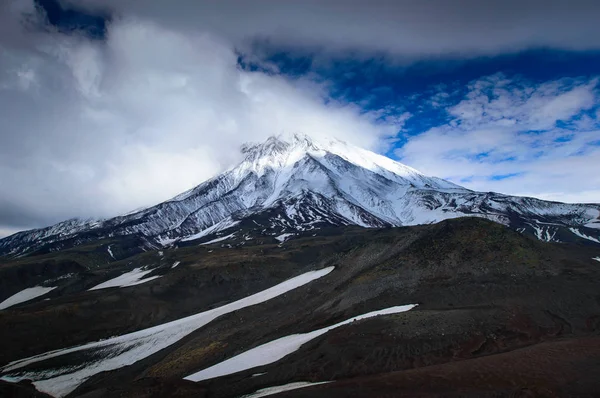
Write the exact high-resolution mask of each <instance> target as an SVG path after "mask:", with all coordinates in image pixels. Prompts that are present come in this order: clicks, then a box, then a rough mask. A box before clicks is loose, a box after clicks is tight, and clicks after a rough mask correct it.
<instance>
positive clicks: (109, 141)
mask: <svg viewBox="0 0 600 398" xmlns="http://www.w3.org/2000/svg"><path fill="white" fill-rule="evenodd" d="M15 29H16V28H15ZM19 29H21V28H19ZM13 33H15V34H19V35H21V36H22V37H23V38H24V39H23V40H22V41H21V42H22V43H27V46H21V47H19V48H16V47H15V46H11V45H10V44H11V43H6V42H0V51H2V52H3V54H7V56H6V57H3V58H2V61H1V62H0V68H1V69H0V72H1V74H0V118H1V119H2V120H3V126H4V127H3V128H4V132H5V133H4V134H2V135H0V155H1V156H0V197H1V198H2V199H1V200H0V202H2V203H1V205H2V206H0V208H2V210H0V221H4V223H5V224H6V226H9V225H13V226H23V227H29V226H40V225H43V224H49V223H52V222H56V221H59V220H61V219H65V218H68V217H72V216H110V215H115V214H117V213H120V212H125V211H128V210H131V209H133V208H137V207H140V206H146V205H153V204H156V203H158V202H159V201H162V200H166V199H168V198H170V197H172V196H174V195H176V194H178V193H180V192H182V191H184V190H186V189H189V188H191V187H193V186H195V185H197V184H198V183H200V182H202V181H203V180H205V179H207V178H208V177H211V176H213V175H214V174H216V173H217V172H218V171H220V170H223V169H224V168H225V167H228V166H230V165H231V164H232V163H233V162H234V161H236V160H238V159H239V156H240V154H239V152H238V148H239V146H240V145H241V143H243V142H245V141H262V140H264V139H265V138H266V137H268V136H270V135H273V134H279V133H282V132H304V133H307V134H309V135H316V136H319V135H330V136H337V137H339V138H341V139H345V140H348V141H351V142H355V143H359V144H360V145H362V146H367V147H372V148H373V147H376V146H377V145H380V144H381V139H382V138H384V137H387V136H390V135H393V134H395V133H396V132H397V131H398V129H399V128H400V126H401V123H403V120H404V119H402V118H400V119H386V120H383V121H382V120H377V118H379V117H380V116H381V115H380V114H378V113H370V112H367V113H364V112H363V111H362V110H361V109H360V108H358V107H356V106H353V105H348V104H343V103H337V102H335V101H328V102H327V103H325V101H324V96H325V89H324V87H323V86H320V85H317V84H316V83H313V82H311V81H308V80H295V81H292V80H288V79H286V78H283V77H281V76H276V75H269V74H265V73H262V72H247V71H243V70H241V69H240V68H239V67H238V66H237V55H236V53H235V52H234V50H233V48H232V47H231V46H230V45H229V44H228V43H226V42H223V41H221V40H219V39H218V38H216V37H214V36H212V35H210V34H208V33H202V32H195V33H190V32H186V33H185V34H183V33H181V32H178V31H176V30H172V29H169V28H166V27H164V26H161V25H159V24H157V23H154V22H149V21H147V20H143V19H120V20H116V21H115V22H113V23H112V24H111V25H110V27H109V32H108V37H107V40H106V43H104V42H99V41H95V42H93V41H89V40H86V39H84V38H81V37H77V36H65V35H60V34H52V33H50V34H48V33H46V34H41V33H24V32H23V30H15V32H13ZM30 35H37V37H35V38H28V36H30ZM15 82H16V83H17V84H15Z"/></svg>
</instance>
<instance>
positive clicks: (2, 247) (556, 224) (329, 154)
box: [0, 134, 600, 257]
mask: <svg viewBox="0 0 600 398" xmlns="http://www.w3.org/2000/svg"><path fill="white" fill-rule="evenodd" d="M242 152H243V153H244V155H245V158H244V160H243V161H242V162H241V163H240V164H238V165H237V166H235V167H233V168H231V169H229V170H227V171H225V172H224V173H222V174H220V175H217V176H216V177H213V178H211V179H210V180H208V181H206V182H203V183H202V184H200V185H198V186H197V187H195V188H193V189H191V190H189V191H187V192H184V193H182V194H180V195H178V196H176V197H174V198H173V199H171V200H168V201H166V202H163V203H160V204H158V205H156V206H153V207H149V208H147V209H143V210H139V211H136V212H134V213H131V214H127V215H122V216H118V217H114V218H110V219H105V220H79V219H73V220H68V221H64V222H61V223H59V224H56V225H54V226H51V227H47V228H41V229H35V230H31V231H24V232H19V233H16V234H14V235H11V236H9V237H6V238H4V239H2V240H0V255H3V256H9V257H16V256H23V255H28V254H32V253H45V252H52V251H57V250H61V249H65V248H70V247H73V246H76V245H79V244H82V243H86V242H90V241H94V240H98V239H105V238H114V237H117V236H127V237H129V238H131V239H129V242H130V244H131V242H134V243H133V244H134V245H137V246H138V247H139V249H140V250H147V249H159V248H161V247H167V246H171V245H186V244H190V242H192V241H193V242H194V243H208V242H211V243H216V242H222V244H223V245H232V246H235V245H243V244H245V243H246V242H247V241H250V240H253V239H256V238H259V237H260V238H263V239H264V238H269V239H276V240H279V241H284V240H286V239H292V238H293V237H294V236H297V235H305V234H314V233H315V232H316V230H322V229H326V228H329V227H336V226H344V225H359V226H363V227H367V228H382V227H395V226H408V225H417V224H430V223H436V222H439V221H442V220H445V219H449V218H457V217H464V216H470V217H482V218H486V219H489V220H492V221H496V222H498V223H501V224H504V225H507V226H509V227H510V228H513V229H515V230H517V231H519V232H521V233H523V234H529V235H533V236H535V237H537V238H538V239H540V240H544V241H554V242H568V241H577V240H579V241H582V242H586V243H588V244H599V245H600V205H599V204H565V203H558V202H549V201H544V200H539V199H535V198H528V197H517V196H509V195H503V194H499V193H493V192H475V191H472V190H469V189H466V188H464V187H461V186H459V185H456V184H453V183H451V182H449V181H446V180H443V179H440V178H437V177H429V176H426V175H424V174H422V173H420V172H418V171H417V170H415V169H413V168H411V167H408V166H406V165H403V164H401V163H399V162H396V161H393V160H391V159H389V158H387V157H384V156H381V155H378V154H375V153H373V152H370V151H367V150H364V149H361V148H358V147H355V146H352V145H349V144H347V143H345V142H342V141H338V140H334V139H328V140H314V139H311V138H309V137H307V136H304V135H298V134H296V135H294V136H291V137H281V136H279V137H270V138H269V139H267V140H266V141H265V142H264V143H261V144H252V145H244V146H243V147H242ZM117 252H118V251H117ZM111 256H112V254H111Z"/></svg>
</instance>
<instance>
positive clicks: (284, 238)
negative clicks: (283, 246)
mask: <svg viewBox="0 0 600 398" xmlns="http://www.w3.org/2000/svg"><path fill="white" fill-rule="evenodd" d="M294 235H295V234H291V233H290V234H281V235H279V236H276V237H275V239H277V240H278V241H279V242H281V243H283V242H285V241H286V240H287V239H288V238H289V237H290V236H294Z"/></svg>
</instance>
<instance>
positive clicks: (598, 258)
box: [592, 257, 600, 261]
mask: <svg viewBox="0 0 600 398" xmlns="http://www.w3.org/2000/svg"><path fill="white" fill-rule="evenodd" d="M592 260H596V261H600V257H592Z"/></svg>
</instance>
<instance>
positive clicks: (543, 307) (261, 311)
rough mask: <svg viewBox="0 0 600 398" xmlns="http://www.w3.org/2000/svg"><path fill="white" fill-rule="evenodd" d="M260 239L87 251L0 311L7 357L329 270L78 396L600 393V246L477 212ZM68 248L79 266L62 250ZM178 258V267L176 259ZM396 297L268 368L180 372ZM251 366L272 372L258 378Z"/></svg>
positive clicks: (0, 345) (0, 350)
mask: <svg viewBox="0 0 600 398" xmlns="http://www.w3.org/2000/svg"><path fill="white" fill-rule="evenodd" d="M340 232H341V233H340ZM260 243H261V242H257V244H255V245H247V246H244V247H243V248H231V249H230V248H224V247H220V246H219V245H212V246H189V247H180V248H178V249H170V250H166V251H165V252H164V255H163V256H159V255H157V253H156V252H148V253H143V254H140V255H136V256H133V257H129V258H127V259H124V260H121V261H118V262H114V263H112V264H109V265H106V266H95V267H92V266H90V265H89V264H87V263H85V261H79V264H80V265H81V266H82V267H84V268H85V269H86V271H85V273H80V274H78V275H77V278H76V279H75V280H74V281H72V282H69V283H70V284H68V285H65V286H63V287H61V288H60V289H56V292H53V294H55V295H54V296H52V297H51V298H52V299H51V300H50V301H43V300H42V301H38V302H36V303H32V304H24V305H21V306H18V307H14V308H13V309H10V310H9V311H2V312H0V364H3V363H6V362H9V361H11V360H15V359H19V358H22V357H25V356H30V355H34V354H37V353H41V352H45V351H48V350H51V349H56V348H63V347H67V346H72V345H75V344H80V343H83V342H88V341H94V340H97V339H99V338H105V337H108V336H112V335H115V334H122V333H125V332H128V331H134V330H139V329H141V328H144V327H148V326H153V325H156V324H160V323H163V322H166V321H169V320H173V319H177V318H180V317H182V316H185V315H189V314H193V313H197V312H200V311H204V310H206V309H209V308H212V307H214V306H219V305H222V304H225V303H227V302H231V301H233V300H235V299H238V298H241V297H245V296H247V295H249V294H252V293H254V292H257V291H260V290H262V289H265V288H267V287H270V286H272V285H274V284H276V283H278V282H281V281H283V280H285V279H287V278H289V277H292V276H295V275H298V274H301V273H303V272H306V271H308V270H312V269H319V268H322V267H325V266H331V265H334V266H335V267H336V268H335V270H334V271H333V272H332V273H330V274H329V275H327V276H326V277H324V278H321V279H319V280H316V281H314V282H311V283H310V284H308V285H306V286H304V287H302V288H299V289H296V290H293V291H290V292H288V293H287V294H285V295H282V296H280V297H277V298H275V299H273V300H270V301H267V302H265V303H262V304H260V305H256V306H252V307H248V308H245V309H243V310H240V311H236V312H234V313H231V314H228V315H225V316H223V317H221V318H219V319H217V320H215V321H214V322H212V323H210V324H209V325H207V326H206V327H204V328H201V329H199V330H197V331H195V332H194V333H192V334H191V335H189V336H187V337H186V338H184V339H183V340H181V341H180V342H178V343H177V344H175V345H173V346H171V347H169V348H167V349H165V350H163V351H161V352H159V353H157V354H155V355H153V356H151V357H149V358H147V359H145V360H143V361H140V362H138V363H135V364H133V365H131V366H127V367H125V368H122V369H119V370H116V371H113V372H106V373H103V374H99V375H97V376H95V377H93V378H91V379H90V380H88V381H87V382H86V383H84V384H83V385H82V386H80V388H78V389H77V390H76V391H75V392H74V393H73V394H72V396H86V397H90V398H91V397H113V396H122V397H152V396H156V397H160V396H194V397H237V396H241V395H243V394H248V393H251V392H253V391H256V390H258V389H261V388H265V387H271V386H277V385H283V384H287V383H290V382H294V381H313V382H316V381H332V380H333V381H336V382H335V383H330V384H325V385H321V386H317V387H311V388H306V389H300V390H297V391H294V392H287V393H284V394H281V395H282V396H293V395H294V394H296V395H302V394H304V395H303V396H317V397H330V396H331V397H341V396H426V397H429V396H452V397H454V396H469V397H471V396H472V397H475V396H498V397H509V396H596V395H595V394H596V392H597V391H600V386H599V385H598V384H597V383H596V381H595V380H596V377H595V376H598V375H600V357H599V355H600V348H599V340H598V339H599V338H600V337H599V336H600V291H599V290H598V283H599V282H600V263H598V262H597V261H594V260H592V257H595V256H598V255H599V254H600V253H597V250H596V249H594V248H593V247H588V246H580V245H575V244H568V245H567V244H565V245H560V244H548V243H543V242H539V241H535V240H533V239H530V238H527V237H524V236H522V235H520V234H518V233H516V232H514V231H511V230H509V229H507V228H505V227H503V226H501V225H498V224H494V223H491V222H489V221H485V220H478V219H457V220H448V221H445V222H442V223H439V224H436V225H430V226H419V227H407V228H394V229H383V230H363V229H358V228H349V229H345V230H338V231H337V232H336V231H322V232H321V235H320V236H315V237H312V236H306V237H303V238H299V239H296V240H292V241H289V242H286V243H285V244H284V245H282V246H281V247H280V246H278V245H277V244H275V243H273V242H270V241H268V240H265V241H263V242H262V244H260ZM94 250H95V249H94V248H89V251H90V252H92V253H95V254H94V256H96V255H98V253H100V252H101V251H102V250H105V249H99V251H98V253H96V252H95V251H94ZM79 255H80V256H81V254H79ZM61 256H62V258H61V259H60V261H70V259H69V254H68V251H67V252H65V253H63V254H61ZM86 258H87V259H88V260H86V261H89V262H90V263H92V264H93V263H94V262H93V259H92V260H90V258H91V257H86ZM20 261H21V263H19V264H17V265H15V264H12V265H11V264H9V266H11V267H26V266H27V264H30V265H31V264H33V263H34V262H35V259H34V258H31V259H29V260H28V261H29V262H27V263H23V262H22V261H23V260H20ZM44 261H49V259H48V258H46V257H45V258H44ZM56 261H58V260H56ZM174 261H181V265H179V266H178V267H177V268H174V269H171V268H170V266H171V264H173V262H174ZM149 263H153V264H154V263H155V265H158V266H160V267H162V268H160V269H159V270H157V272H160V273H162V274H163V276H162V277H161V278H158V279H156V280H154V281H152V282H149V283H147V284H143V285H138V286H135V287H131V288H126V289H109V290H104V291H103V290H100V291H92V292H87V291H85V289H87V288H89V287H91V286H93V285H94V284H96V283H99V282H101V281H103V280H106V279H108V278H109V277H112V276H113V275H114V274H115V273H116V274H118V272H122V271H119V270H124V269H131V268H133V267H136V266H140V265H142V264H149ZM2 269H3V267H0V277H1V276H2ZM403 304H419V306H418V307H416V308H415V309H413V310H411V311H409V312H405V313H401V314H396V315H388V316H380V317H377V318H372V319H367V320H362V321H358V322H353V323H352V324H349V325H346V326H344V327H340V328H338V329H335V330H333V331H331V332H328V333H326V334H325V335H323V336H321V337H319V338H317V339H315V340H313V341H311V342H309V343H307V344H305V345H304V346H303V347H301V349H300V350H298V351H297V352H295V353H293V354H291V355H289V356H287V357H285V358H284V359H283V360H281V361H279V362H277V363H275V364H271V365H267V366H263V367H259V368H254V369H250V370H248V371H244V372H239V373H237V374H233V375H229V376H224V377H220V378H217V379H213V380H206V381H203V382H199V383H192V382H187V381H184V380H182V378H183V377H184V376H187V375H189V374H191V373H194V372H196V371H198V370H201V369H204V368H206V367H209V366H211V365H213V364H215V363H218V362H220V361H223V360H225V359H227V358H230V357H232V356H234V355H236V354H239V353H241V352H243V351H246V350H248V349H250V348H252V347H255V346H258V345H260V344H263V343H266V342H268V341H271V340H274V339H276V338H279V337H282V336H286V335H289V334H293V333H303V332H308V331H311V330H315V329H318V328H320V327H324V326H327V325H331V324H333V323H336V322H339V321H341V320H344V319H347V318H350V317H352V316H355V315H358V314H362V313H366V312H369V311H373V310H378V309H382V308H386V307H390V306H394V305H403ZM42 331H43V332H42ZM258 373H265V374H264V375H261V376H257V377H253V375H255V374H258ZM597 378H598V379H600V376H599V377H597Z"/></svg>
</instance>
